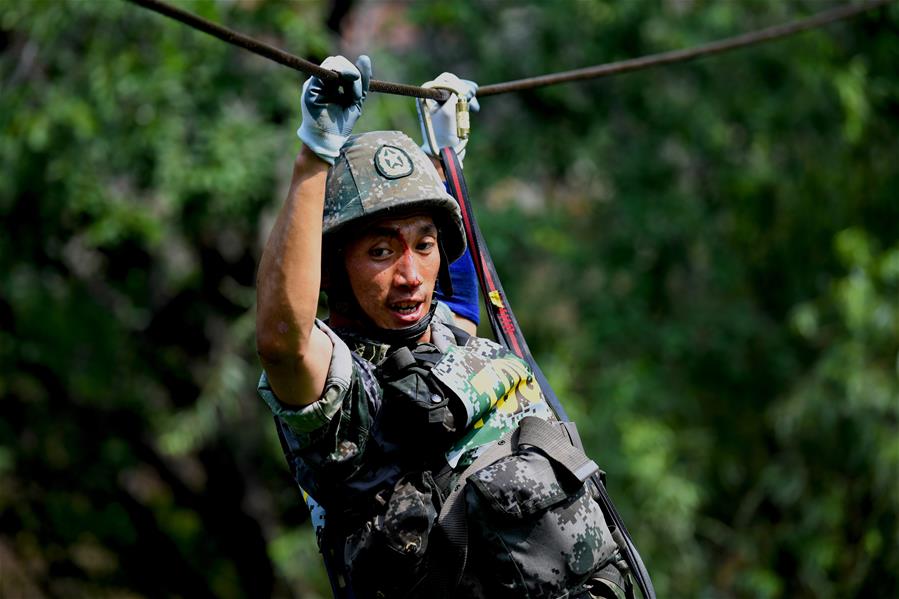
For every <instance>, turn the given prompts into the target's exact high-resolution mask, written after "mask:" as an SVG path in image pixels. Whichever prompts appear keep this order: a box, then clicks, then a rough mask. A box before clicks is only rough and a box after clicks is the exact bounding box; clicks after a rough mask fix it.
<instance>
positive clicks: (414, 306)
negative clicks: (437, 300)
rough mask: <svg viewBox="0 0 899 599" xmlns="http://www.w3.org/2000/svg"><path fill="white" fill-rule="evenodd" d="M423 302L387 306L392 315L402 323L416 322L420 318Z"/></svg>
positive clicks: (396, 303) (395, 303) (397, 303)
mask: <svg viewBox="0 0 899 599" xmlns="http://www.w3.org/2000/svg"><path fill="white" fill-rule="evenodd" d="M422 306H424V303H423V302H416V301H405V302H394V303H392V304H388V305H387V307H388V308H390V311H391V312H392V313H393V315H394V316H395V317H396V318H397V319H398V320H399V321H401V322H403V323H409V322H412V323H414V322H416V321H418V319H419V318H421V315H422V314H421V313H422Z"/></svg>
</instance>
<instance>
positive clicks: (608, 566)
mask: <svg viewBox="0 0 899 599" xmlns="http://www.w3.org/2000/svg"><path fill="white" fill-rule="evenodd" d="M322 66H323V67H325V68H328V69H331V70H333V71H336V72H337V73H339V75H340V80H339V81H338V82H336V83H333V84H331V83H324V82H322V81H321V80H320V79H318V78H315V77H313V78H310V79H309V80H308V81H307V82H306V83H305V85H304V86H303V93H302V116H303V121H302V125H301V127H300V128H299V130H298V132H297V133H298V135H299V137H300V139H301V140H302V142H303V148H302V149H301V151H300V153H299V155H298V156H297V158H296V161H295V163H294V170H293V178H292V181H291V186H290V190H289V192H288V196H287V199H286V201H285V203H284V206H283V207H282V209H281V212H280V214H279V216H278V219H277V222H276V223H275V225H274V228H273V230H272V232H271V234H270V236H269V240H268V243H267V245H266V248H265V251H264V253H263V256H262V261H261V264H260V267H259V275H258V289H257V296H258V308H257V310H258V313H257V349H258V352H259V356H260V358H261V361H262V364H263V367H264V373H263V375H262V377H261V379H260V382H259V393H260V395H261V397H262V398H263V399H264V400H265V401H266V403H267V404H268V406H269V407H270V408H271V409H272V411H273V413H274V414H275V416H276V421H277V423H278V426H279V427H280V429H281V431H282V434H283V437H284V439H285V441H286V446H287V448H288V449H287V453H288V460H290V461H291V463H292V466H293V470H294V473H295V475H296V477H297V482H298V483H299V484H300V486H301V487H302V488H303V489H304V490H305V491H306V492H307V493H309V494H310V495H311V496H312V497H314V498H315V500H316V501H317V502H318V503H319V504H321V506H323V507H324V509H325V511H326V513H327V517H326V520H327V524H326V525H325V527H324V532H323V536H322V537H321V538H320V542H321V543H322V545H323V548H324V549H326V550H327V551H328V552H332V553H333V555H334V556H335V557H336V560H337V562H338V567H339V568H340V570H341V572H342V573H345V574H346V575H348V577H349V581H350V584H351V586H352V588H353V592H354V594H355V595H356V596H357V597H419V596H420V597H432V596H458V597H491V598H496V597H499V598H502V597H521V596H530V597H562V596H565V597H581V596H583V597H590V596H610V597H612V596H624V593H625V592H626V590H628V589H629V583H628V581H627V575H626V573H625V572H624V571H623V568H622V566H621V560H620V557H619V555H620V554H619V551H618V547H617V545H616V544H615V542H614V540H613V536H612V533H611V532H610V529H609V527H608V526H607V524H606V522H605V520H604V518H603V516H602V513H601V510H600V509H599V508H598V506H597V504H596V502H595V501H594V500H593V493H592V491H591V486H590V485H591V484H592V483H589V482H588V481H587V477H588V476H589V475H590V474H592V473H593V472H595V469H596V466H595V464H593V463H592V462H591V461H590V460H588V459H586V457H585V456H583V454H582V453H581V452H579V451H578V450H576V449H575V448H574V447H572V446H571V445H570V442H569V441H568V439H567V438H566V439H565V442H564V443H561V444H559V443H555V441H557V440H558V438H560V437H557V436H554V435H556V433H557V432H558V431H560V430H561V429H559V427H556V426H552V425H549V424H548V423H549V422H550V421H552V420H553V415H552V413H551V410H550V409H549V408H548V406H547V404H546V401H545V399H544V397H543V395H542V393H541V391H540V389H539V386H538V385H537V384H536V382H535V381H534V377H533V374H532V373H531V371H530V369H529V367H528V366H527V364H526V363H525V362H523V361H522V360H520V359H519V358H518V357H516V356H514V355H513V354H511V353H509V352H508V351H506V350H505V349H503V348H502V347H501V346H499V345H497V344H496V343H493V342H492V341H489V340H487V339H482V338H479V337H476V336H473V335H472V334H471V333H473V332H474V331H473V326H472V325H473V323H472V322H470V320H472V319H476V318H477V316H476V315H477V303H476V296H468V297H467V298H465V299H464V301H461V302H460V301H459V299H458V297H456V298H455V299H453V290H454V288H456V289H458V288H460V287H462V286H465V285H467V289H469V290H470V289H473V285H472V283H471V278H470V259H467V260H468V263H465V262H462V263H461V264H462V265H463V266H464V267H465V268H467V269H468V270H467V272H468V275H467V277H468V278H466V276H460V273H461V274H463V275H464V274H465V269H463V270H461V271H460V270H459V269H458V267H455V268H454V270H453V271H451V269H450V263H452V262H453V261H454V260H456V259H458V258H459V257H460V256H462V255H463V253H464V252H465V235H464V229H463V228H462V223H461V217H460V213H459V208H458V205H457V204H456V202H455V200H454V199H453V198H452V197H451V196H449V195H448V194H447V192H446V190H445V187H444V184H443V182H442V180H441V178H440V175H439V174H438V171H437V170H436V169H435V166H434V164H432V162H431V160H430V159H429V158H428V157H427V156H426V155H425V153H424V152H423V151H422V149H420V148H419V147H418V146H417V145H416V144H415V143H413V142H412V140H411V139H409V138H408V137H407V136H405V135H404V134H402V133H399V132H395V131H390V132H384V131H382V132H374V133H365V134H362V135H355V136H352V135H351V131H352V128H353V125H354V123H355V122H356V120H357V119H358V117H359V116H360V115H361V113H362V107H363V102H364V100H365V97H366V94H367V91H368V83H369V80H370V77H371V63H370V61H369V59H368V58H367V57H365V56H362V57H360V58H359V60H358V61H357V62H356V64H355V65H353V64H351V63H350V62H349V61H347V60H346V59H345V58H343V57H331V58H328V59H327V60H326V61H325V62H323V63H322ZM441 82H442V83H444V84H448V85H450V86H451V87H453V88H454V89H456V90H457V91H458V93H459V94H461V95H464V96H466V97H467V98H468V99H473V97H474V94H475V91H476V89H477V87H476V85H475V84H473V83H472V82H466V81H461V80H459V79H458V78H456V77H454V76H452V75H448V74H444V75H442V76H441ZM454 103H455V97H452V98H451V99H450V101H448V102H447V103H446V104H445V105H443V106H440V105H437V104H436V103H433V106H432V112H433V116H434V121H435V132H436V134H437V137H438V144H439V145H440V146H441V147H446V146H453V147H454V148H456V150H457V152H460V153H464V142H460V140H459V139H458V138H456V137H455V134H454V131H455V127H454V124H455V123H454V111H453V110H452V108H453V106H454ZM453 274H455V275H456V276H455V277H454V276H453ZM438 281H439V284H440V287H441V289H442V291H443V296H442V297H443V298H444V299H448V301H449V302H454V303H453V306H454V309H455V310H456V315H455V316H454V315H453V313H452V312H450V311H449V310H446V309H445V304H446V303H447V302H439V301H438V300H437V296H436V295H435V289H436V287H437V284H438ZM320 289H324V290H325V291H326V293H327V296H328V306H329V312H330V316H329V320H328V322H327V323H325V322H322V321H319V320H316V310H317V306H318V297H319V291H320ZM460 314H461V315H462V316H467V317H469V318H468V320H464V319H459V318H458V316H459V315H460ZM459 325H462V326H461V327H460V326H459ZM465 328H468V331H466V330H465ZM560 434H561V433H560ZM561 446H564V448H563V449H562V450H559V451H557V450H556V449H553V447H561ZM459 530H462V531H463V533H464V534H462V535H461V536H460V534H458V531H459ZM454 531H455V532H454ZM460 539H461V540H460ZM628 592H629V591H628Z"/></svg>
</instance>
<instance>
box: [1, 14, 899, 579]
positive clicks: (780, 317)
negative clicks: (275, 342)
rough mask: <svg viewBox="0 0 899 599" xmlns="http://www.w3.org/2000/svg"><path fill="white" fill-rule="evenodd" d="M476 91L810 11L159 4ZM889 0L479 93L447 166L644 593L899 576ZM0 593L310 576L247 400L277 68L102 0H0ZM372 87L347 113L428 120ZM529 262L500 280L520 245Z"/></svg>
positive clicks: (287, 499) (301, 49) (280, 113)
mask: <svg viewBox="0 0 899 599" xmlns="http://www.w3.org/2000/svg"><path fill="white" fill-rule="evenodd" d="M184 6H186V7H187V8H189V9H190V10H193V11H195V12H197V13H199V14H201V15H202V16H204V17H206V18H209V19H212V20H215V21H218V22H222V23H226V24H228V25H230V26H232V27H235V28H237V29H239V30H241V31H244V32H247V33H248V34H250V35H254V36H257V37H262V38H264V39H266V40H267V41H272V42H274V43H275V44H276V45H280V46H282V47H285V48H287V49H289V50H290V51H291V52H293V53H295V54H298V55H302V56H311V57H317V58H322V57H324V56H326V55H327V54H331V53H335V52H337V51H340V50H341V49H342V48H343V49H344V50H345V51H348V52H356V51H366V52H368V53H369V54H371V55H372V57H373V62H374V68H375V76H376V77H378V78H382V79H391V80H400V81H407V82H415V81H423V80H425V79H429V78H432V77H433V76H434V75H436V74H437V73H439V72H441V71H443V70H450V71H454V72H456V73H457V74H459V75H460V76H463V77H469V78H473V79H476V80H478V81H479V82H482V83H492V82H497V81H505V80H509V79H515V78H519V77H524V76H530V75H533V74H537V73H543V72H550V71H556V70H560V69H565V68H574V67H578V66H584V65H588V64H596V63H600V62H605V61H610V60H616V59H622V58H627V57H631V56H636V55H640V54H646V53H650V52H656V51H662V50H668V49H673V48H678V47H683V46H688V45H692V44H697V43H702V42H706V41H709V40H712V39H716V38H720V37H724V36H727V35H731V34H734V33H738V32H742V31H745V30H747V29H750V28H753V27H761V26H765V25H769V24H772V23H775V22H780V21H783V20H787V19H790V18H793V17H795V16H798V15H800V14H804V11H806V10H818V9H819V8H821V7H819V6H818V5H817V4H815V3H808V4H807V5H804V4H801V3H780V2H774V1H773V0H753V1H751V2H742V3H736V2H723V3H721V2H719V3H683V2H662V3H659V2H653V1H650V0H633V1H628V2H611V1H605V0H570V1H566V2H528V3H523V2H509V1H492V0H491V1H489V2H487V1H480V2H464V3H461V2H457V3H412V4H405V3H380V2H374V3H362V2H357V3H355V4H354V6H353V9H352V11H351V13H350V16H349V17H347V19H345V20H344V22H343V26H344V39H343V40H339V39H338V38H336V37H335V36H333V35H332V34H330V33H329V32H328V30H327V29H326V28H325V26H324V20H325V18H326V17H327V15H328V11H329V7H328V6H327V5H326V3H314V2H283V1H265V0H262V1H259V0H253V1H240V2H214V1H211V0H204V1H196V2H189V3H184ZM897 26H899V11H897V8H896V7H895V6H893V7H888V8H887V9H882V10H879V11H876V12H874V13H872V14H870V15H868V16H864V17H860V18H858V19H855V20H854V21H852V22H850V23H845V24H840V25H835V26H832V27H829V28H828V29H826V30H824V31H816V32H811V33H807V34H803V35H801V36H797V37H795V38H791V39H789V40H786V41H781V42H777V43H774V44H770V45H767V46H762V47H757V48H753V49H748V50H742V51H739V52H735V53H732V54H728V55H725V56H721V57H717V58H713V59H706V60H701V61H697V62H694V63H690V64H686V65H678V66H672V67H667V68H659V69H655V70H651V71H645V72H641V73H635V74H632V75H627V76H622V77H618V78H612V79H606V80H601V81H594V82H585V83H579V84H569V85H564V86H558V87H552V88H546V89H542V90H536V91H531V92H526V93H521V94H515V95H507V96H503V97H495V98H484V99H482V101H481V105H482V111H481V113H480V114H478V115H475V116H474V117H473V124H474V138H473V140H472V142H471V144H470V146H469V153H468V158H467V164H466V175H467V176H468V177H469V186H470V188H471V189H472V191H473V195H474V197H475V202H476V205H477V210H478V216H479V217H480V220H481V224H482V228H483V229H484V230H485V233H486V234H487V237H488V239H489V242H490V246H491V250H492V251H493V253H494V257H495V258H496V261H497V263H498V267H499V269H500V274H501V275H502V276H503V282H504V284H505V287H506V289H507V291H508V292H509V294H510V296H511V299H512V303H513V305H514V306H515V308H516V312H517V314H518V316H519V319H520V320H521V322H522V323H523V325H524V328H525V330H526V333H527V334H528V338H529V341H530V343H531V346H532V349H533V350H534V351H535V353H536V355H537V357H538V360H539V361H540V362H541V364H543V365H544V367H545V370H546V373H547V375H548V376H549V378H550V380H551V381H553V383H554V385H555V386H556V388H557V390H558V391H559V393H560V395H561V397H562V398H563V401H564V402H565V403H566V405H567V406H568V407H569V410H570V412H571V413H572V414H573V415H574V416H575V417H576V419H577V421H578V423H579V428H580V430H581V432H582V434H583V435H584V437H585V441H586V443H587V445H588V446H589V449H590V451H591V453H592V454H593V455H594V456H595V457H596V458H597V460H598V461H599V462H600V463H601V465H602V467H603V468H604V469H605V470H606V471H607V472H608V475H609V486H610V490H611V493H612V495H613V497H614V498H615V499H616V502H617V503H618V504H619V507H620V508H621V510H622V512H623V514H624V516H625V521H626V522H627V523H628V525H629V528H630V529H631V532H632V533H633V535H634V536H635V538H636V541H637V544H638V546H639V547H640V548H641V549H642V551H643V553H644V557H645V559H646V561H647V564H648V566H649V568H650V571H651V572H652V574H653V577H654V580H655V582H656V585H657V587H658V590H659V591H660V596H667V597H697V596H699V597H743V596H751V597H844V596H874V597H888V596H895V595H896V594H897V593H899V579H897V574H896V573H897V572H899V561H897V558H896V556H895V555H894V554H895V552H894V551H893V549H894V548H895V546H896V543H897V539H899V522H897V514H899V492H897V486H896V484H895V481H896V480H897V478H899V441H897V439H899V434H897V433H899V430H897V428H899V424H897V422H899V360H897V356H899V341H897V340H899V300H897V297H899V294H897V291H899V246H897V245H896V240H897V238H899V226H897V223H899V203H897V202H896V201H895V195H896V192H895V190H896V189H899V170H897V169H896V166H895V157H896V156H897V155H899V141H897V140H899V127H897V119H896V114H897V106H899V75H897V74H896V69H895V64H896V60H897V56H899V38H897V36H896V35H895V32H896V28H897ZM0 44H2V48H3V53H2V54H0V86H2V88H0V89H2V91H0V161H2V164H3V165H4V169H3V171H2V172H0V215H2V218H3V222H4V224H5V227H4V235H2V236H0V397H2V402H3V416H2V418H0V595H5V594H10V595H11V596H16V595H29V594H34V593H32V591H35V590H36V592H41V593H44V594H48V595H52V596H73V597H74V596H79V597H80V596H103V595H115V594H118V595H130V596H147V597H155V596H190V597H204V596H216V597H241V596H267V595H275V596H295V597H324V596H328V592H329V591H328V586H327V582H326V579H325V577H324V574H323V572H322V569H321V566H320V561H319V558H318V555H317V552H316V549H315V546H314V539H313V537H312V533H311V531H309V529H308V525H307V524H306V523H305V521H306V515H305V508H304V507H303V505H302V501H301V498H300V496H299V493H298V492H297V490H296V489H295V487H294V485H293V484H292V482H291V480H290V476H289V474H288V473H287V470H286V467H285V464H284V460H283V458H282V456H281V455H280V449H279V447H278V442H277V439H276V438H275V436H274V431H273V427H272V426H271V421H270V416H269V415H268V414H267V411H266V409H265V408H264V406H263V404H262V403H261V402H260V401H258V399H257V398H256V396H255V393H254V383H255V380H256V377H257V376H258V365H257V363H256V359H255V355H254V351H253V333H254V330H253V327H254V313H255V310H254V306H253V297H254V289H253V288H254V284H255V283H254V276H255V265H256V263H257V261H258V255H259V249H260V247H261V244H262V242H263V240H264V238H265V235H266V233H267V231H268V228H269V227H270V223H271V217H272V215H273V214H274V212H275V210H277V207H278V206H279V204H280V202H281V198H282V197H283V195H284V192H285V190H286V186H287V182H288V179H289V173H290V166H291V162H292V158H293V154H294V153H295V151H296V150H297V148H298V142H297V141H296V138H295V137H294V134H293V131H294V130H295V129H296V127H297V125H298V122H297V120H298V114H299V110H298V109H297V105H296V104H297V100H298V94H299V86H300V82H301V80H302V78H301V77H300V76H298V75H297V74H295V73H292V72H291V71H289V70H286V69H284V68H283V67H280V66H277V65H274V64H272V63H269V62H267V61H265V60H262V59H260V58H257V57H253V56H250V55H248V54H246V53H244V52H242V51H240V50H237V49H234V48H231V47H229V46H227V45H225V44H222V43H221V42H219V41H217V40H214V39H212V38H209V37H208V36H205V35H203V34H200V33H197V32H194V31H190V30H188V29H186V28H184V27H183V26H181V25H178V24H176V23H172V22H170V21H168V20H165V19H163V18H162V17H160V16H158V15H154V14H151V13H148V12H146V11H143V10H141V9H139V8H137V7H135V6H134V5H131V4H129V3H125V2H86V1H83V0H67V1H58V2H50V1H49V0H36V1H33V2H15V1H14V0H0ZM414 114H415V113H414V109H413V104H412V102H411V101H409V100H408V99H403V98H396V97H384V96H378V95H373V96H372V97H371V98H370V100H369V102H368V104H367V106H366V115H365V117H364V118H363V119H362V121H361V123H360V125H361V129H364V130H373V129H379V128H401V129H403V130H406V131H407V132H409V133H415V132H416V131H417V125H416V122H415V120H414V119H415V117H414ZM523 266H525V267H526V268H523Z"/></svg>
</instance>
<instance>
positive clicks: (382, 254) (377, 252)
mask: <svg viewBox="0 0 899 599" xmlns="http://www.w3.org/2000/svg"><path fill="white" fill-rule="evenodd" d="M390 254H391V250H390V248H386V247H373V248H371V249H370V250H368V255H369V256H371V257H372V258H375V259H378V258H386V257H388V256H389V255H390Z"/></svg>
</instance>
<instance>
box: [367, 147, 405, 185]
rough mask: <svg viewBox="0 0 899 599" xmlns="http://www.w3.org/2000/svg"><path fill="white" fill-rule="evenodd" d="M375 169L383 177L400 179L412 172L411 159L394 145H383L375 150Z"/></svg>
mask: <svg viewBox="0 0 899 599" xmlns="http://www.w3.org/2000/svg"><path fill="white" fill-rule="evenodd" d="M375 169H377V171H378V173H380V174H381V176H382V177H384V178H385V179H401V178H402V177H408V176H409V175H411V174H412V171H413V166H412V159H411V158H409V155H408V154H406V152H405V151H404V150H402V149H400V148H398V147H396V146H389V145H383V146H381V147H380V148H378V151H377V152H375Z"/></svg>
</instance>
